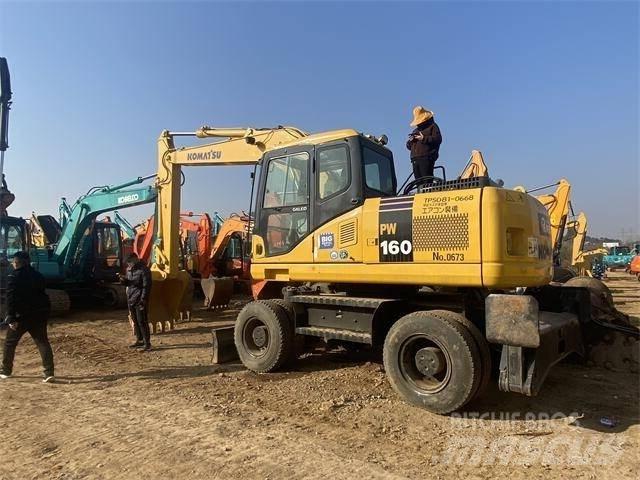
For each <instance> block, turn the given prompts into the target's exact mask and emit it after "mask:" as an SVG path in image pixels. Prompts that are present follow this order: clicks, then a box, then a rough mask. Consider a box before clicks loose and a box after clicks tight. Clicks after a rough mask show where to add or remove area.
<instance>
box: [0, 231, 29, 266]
mask: <svg viewBox="0 0 640 480" xmlns="http://www.w3.org/2000/svg"><path fill="white" fill-rule="evenodd" d="M1 235H2V237H3V241H4V244H5V245H6V247H5V248H6V250H5V249H3V250H4V251H2V252H0V253H1V254H2V255H3V256H5V257H6V258H10V257H12V256H13V255H14V254H16V253H17V252H19V251H20V250H25V246H24V244H23V239H22V230H21V229H20V228H19V227H17V226H15V225H8V226H3V227H2V233H1Z"/></svg>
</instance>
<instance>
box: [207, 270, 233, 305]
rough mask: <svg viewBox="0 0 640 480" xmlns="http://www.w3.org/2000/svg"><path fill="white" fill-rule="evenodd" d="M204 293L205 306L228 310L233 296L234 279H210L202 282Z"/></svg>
mask: <svg viewBox="0 0 640 480" xmlns="http://www.w3.org/2000/svg"><path fill="white" fill-rule="evenodd" d="M200 285H201V286H202V292H203V293H204V306H205V307H207V308H209V309H212V308H226V307H228V306H229V302H230V301H231V297H232V295H233V278H232V277H209V278H203V279H202V280H200Z"/></svg>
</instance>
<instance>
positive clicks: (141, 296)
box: [120, 253, 151, 351]
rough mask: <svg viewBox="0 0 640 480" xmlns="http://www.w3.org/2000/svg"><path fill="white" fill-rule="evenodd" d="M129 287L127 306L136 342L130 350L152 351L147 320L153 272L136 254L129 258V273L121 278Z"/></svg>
mask: <svg viewBox="0 0 640 480" xmlns="http://www.w3.org/2000/svg"><path fill="white" fill-rule="evenodd" d="M120 281H121V282H122V283H123V284H124V285H126V287H127V304H128V305H129V313H130V314H131V318H132V319H133V329H134V332H135V334H136V342H135V343H134V344H133V345H130V346H129V347H130V348H143V350H144V351H149V350H151V332H150V330H149V320H148V318H147V308H148V306H149V296H150V295H151V271H150V270H149V267H147V266H146V265H145V264H144V262H142V261H141V260H140V259H139V258H138V256H137V255H136V254H135V253H132V254H131V255H129V257H127V272H126V273H125V275H124V276H121V277H120Z"/></svg>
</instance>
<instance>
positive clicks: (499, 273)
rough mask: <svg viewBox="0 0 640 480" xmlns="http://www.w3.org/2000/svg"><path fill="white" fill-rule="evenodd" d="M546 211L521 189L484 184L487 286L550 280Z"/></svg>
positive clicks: (484, 278) (483, 246) (536, 283)
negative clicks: (508, 188) (520, 190)
mask: <svg viewBox="0 0 640 480" xmlns="http://www.w3.org/2000/svg"><path fill="white" fill-rule="evenodd" d="M549 228H550V226H549V215H548V213H547V211H546V209H545V208H544V206H543V205H542V204H541V203H540V202H538V201H537V200H536V199H535V198H533V197H531V196H530V195H527V194H526V193H524V192H519V191H515V190H507V189H503V188H494V187H486V188H484V189H483V199H482V259H483V272H482V275H483V283H484V285H485V287H489V288H503V287H509V286H510V287H514V286H536V285H545V284H547V283H549V282H550V281H551V278H552V275H553V272H552V271H553V269H552V261H551V255H552V249H551V235H550V232H549Z"/></svg>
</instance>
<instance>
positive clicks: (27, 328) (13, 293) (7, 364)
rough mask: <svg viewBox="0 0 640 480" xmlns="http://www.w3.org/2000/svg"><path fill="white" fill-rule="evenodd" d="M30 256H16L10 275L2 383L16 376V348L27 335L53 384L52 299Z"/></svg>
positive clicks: (1, 373)
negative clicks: (31, 340) (50, 318)
mask: <svg viewBox="0 0 640 480" xmlns="http://www.w3.org/2000/svg"><path fill="white" fill-rule="evenodd" d="M30 262H31V260H30V258H29V254H28V253H27V252H17V253H16V254H15V255H14V256H13V261H12V264H13V272H11V274H9V278H8V285H7V317H6V319H5V324H8V325H9V329H8V331H7V336H6V337H5V340H4V350H3V353H2V366H1V367H0V379H3V380H4V379H7V378H9V377H10V376H11V374H12V372H13V360H14V358H15V354H16V347H17V346H18V343H19V342H20V339H21V338H22V336H23V335H24V334H25V333H27V332H28V333H29V335H31V338H33V341H34V342H35V344H36V346H37V347H38V350H39V351H40V357H42V366H43V369H44V380H43V381H44V382H47V383H48V382H51V381H53V373H54V365H53V350H52V349H51V344H50V343H49V337H48V336H47V320H48V318H49V312H50V310H51V303H50V302H49V297H48V295H47V294H46V292H45V281H44V277H43V276H42V274H40V272H38V271H36V270H34V269H33V268H31V263H30Z"/></svg>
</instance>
